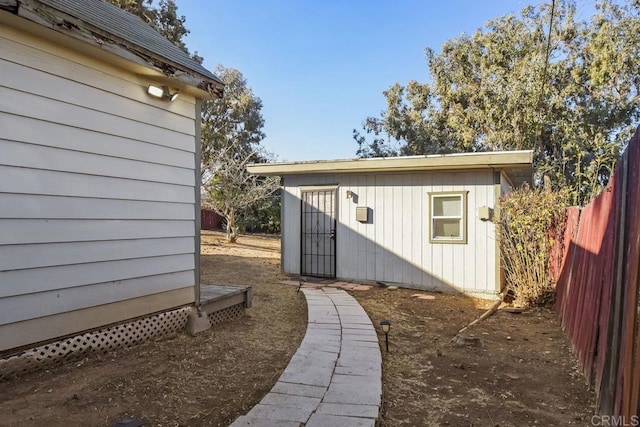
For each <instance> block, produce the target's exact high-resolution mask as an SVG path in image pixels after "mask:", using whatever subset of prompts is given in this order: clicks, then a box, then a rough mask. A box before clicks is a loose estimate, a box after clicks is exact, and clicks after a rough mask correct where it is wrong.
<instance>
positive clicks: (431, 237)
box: [429, 191, 469, 244]
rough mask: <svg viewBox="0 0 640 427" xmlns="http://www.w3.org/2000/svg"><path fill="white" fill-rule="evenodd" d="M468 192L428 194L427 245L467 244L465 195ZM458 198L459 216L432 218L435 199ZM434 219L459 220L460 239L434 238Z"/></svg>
mask: <svg viewBox="0 0 640 427" xmlns="http://www.w3.org/2000/svg"><path fill="white" fill-rule="evenodd" d="M468 193H469V192H468V191H442V192H430V193H429V243H441V244H442V243H446V244H449V243H454V244H466V243H467V217H468V213H467V194H468ZM451 196H459V197H460V200H461V202H462V203H461V205H462V206H461V210H462V211H461V215H455V216H452V215H446V216H438V217H435V218H434V217H433V211H434V208H433V203H434V199H435V198H437V197H451ZM434 219H459V220H460V227H461V230H460V237H455V238H448V237H434V235H433V233H434Z"/></svg>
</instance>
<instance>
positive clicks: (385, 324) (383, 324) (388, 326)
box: [380, 320, 391, 353]
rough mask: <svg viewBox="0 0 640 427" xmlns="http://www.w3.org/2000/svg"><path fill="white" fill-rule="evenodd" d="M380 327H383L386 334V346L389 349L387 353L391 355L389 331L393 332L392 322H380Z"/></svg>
mask: <svg viewBox="0 0 640 427" xmlns="http://www.w3.org/2000/svg"><path fill="white" fill-rule="evenodd" d="M380 326H381V327H382V332H384V344H385V347H386V348H387V353H389V331H390V330H391V321H390V320H383V321H382V322H380Z"/></svg>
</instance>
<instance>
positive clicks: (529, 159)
mask: <svg viewBox="0 0 640 427" xmlns="http://www.w3.org/2000/svg"><path fill="white" fill-rule="evenodd" d="M532 163H533V151H531V150H523V151H496V152H483V153H458V154H436V155H426V156H404V157H375V158H368V159H344V160H317V161H304V162H282V163H254V164H251V165H249V166H248V170H249V172H250V173H252V174H255V175H262V176H286V175H309V174H331V173H333V174H340V173H378V172H415V171H438V170H441V171H444V170H469V169H498V170H503V171H504V172H505V173H506V174H507V176H508V177H509V179H510V180H511V181H512V183H513V184H514V185H515V186H519V185H521V184H523V183H524V182H528V183H531V182H532V180H533V166H532Z"/></svg>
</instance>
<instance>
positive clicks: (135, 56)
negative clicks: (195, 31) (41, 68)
mask: <svg viewBox="0 0 640 427" xmlns="http://www.w3.org/2000/svg"><path fill="white" fill-rule="evenodd" d="M35 2H37V0H35ZM34 9H35V8H34V7H33V2H29V1H22V2H17V1H14V0H0V10H5V11H7V12H9V13H10V14H13V15H15V16H17V17H20V18H23V19H25V20H27V21H30V22H32V23H34V24H37V25H38V26H40V27H44V28H46V29H49V30H53V31H55V32H56V33H59V34H62V35H64V36H68V37H71V38H73V39H75V40H78V41H80V42H83V43H86V44H87V45H89V46H91V47H93V48H94V49H97V50H98V51H101V52H107V53H110V54H112V55H116V56H118V57H120V58H122V59H124V60H126V61H130V62H133V63H136V64H138V65H142V66H143V67H146V68H148V69H151V70H154V71H157V72H160V73H162V74H163V75H164V76H165V77H166V78H168V79H171V80H174V81H176V82H179V83H181V84H182V85H184V86H187V87H191V88H193V89H194V90H193V92H194V94H195V95H197V96H198V97H200V98H209V99H213V98H215V97H218V98H220V97H222V93H223V89H224V84H223V83H222V82H221V81H219V80H217V79H212V78H210V77H208V76H205V75H202V74H200V73H198V72H197V71H195V70H191V69H187V67H184V66H182V65H180V64H177V63H175V62H173V61H170V60H169V59H168V58H165V57H162V56H160V55H158V54H156V53H154V52H151V51H149V50H148V49H145V48H144V47H142V46H139V45H136V44H133V43H130V42H128V41H127V40H124V39H122V38H119V37H117V36H115V35H114V34H111V33H109V32H107V31H105V30H103V29H101V28H98V27H95V26H93V25H91V24H89V23H87V22H84V21H82V20H79V19H77V18H75V17H73V16H70V15H68V14H66V13H64V12H62V11H59V10H57V9H53V8H51V7H49V6H47V5H44V4H42V3H39V2H37V9H38V10H37V11H36V10H34ZM23 22H24V21H23ZM69 24H72V25H69ZM20 28H21V29H26V28H24V27H23V26H20ZM31 32H37V28H32V31H31Z"/></svg>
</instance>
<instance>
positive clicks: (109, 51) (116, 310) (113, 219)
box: [0, 0, 223, 354]
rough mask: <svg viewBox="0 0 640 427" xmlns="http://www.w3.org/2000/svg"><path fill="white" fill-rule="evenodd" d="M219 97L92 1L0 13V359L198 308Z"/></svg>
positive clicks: (177, 57) (34, 3)
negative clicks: (213, 117) (203, 192)
mask: <svg viewBox="0 0 640 427" xmlns="http://www.w3.org/2000/svg"><path fill="white" fill-rule="evenodd" d="M222 89H223V85H222V83H221V82H220V81H219V80H218V79H217V78H216V77H215V76H214V75H213V74H212V73H211V72H209V71H208V70H206V69H205V68H203V67H202V66H201V65H200V64H198V63H197V62H195V61H194V60H192V59H191V58H190V57H189V55H188V54H186V53H185V52H183V51H182V50H180V49H179V48H178V47H176V46H175V45H173V44H172V43H171V42H169V41H168V40H166V39H164V38H163V37H162V36H160V35H159V34H158V33H157V32H155V31H154V30H153V29H151V27H150V26H148V25H147V24H145V23H144V22H142V21H141V20H140V19H138V18H137V17H135V16H133V15H131V14H129V13H126V12H124V11H122V10H120V9H118V8H117V7H115V6H113V5H111V4H110V3H108V2H106V1H102V0H82V1H77V0H19V1H18V0H2V1H0V354H2V353H3V352H4V353H6V352H7V351H11V349H16V348H25V346H26V347H28V346H31V345H33V344H34V343H38V342H42V341H47V340H51V339H53V338H56V337H63V336H71V335H73V334H76V333H78V332H80V331H85V330H89V329H93V328H98V327H101V326H104V325H109V324H114V323H117V322H122V321H125V320H127V319H132V318H137V317H140V316H144V315H147V314H149V313H156V312H161V311H163V310H168V309H171V308H173V307H179V306H183V305H185V304H194V303H196V302H197V301H198V298H199V297H198V292H199V269H198V262H199V261H198V260H199V252H200V251H199V229H200V225H199V220H200V214H199V194H200V191H199V185H197V183H198V182H199V167H200V163H199V161H200V160H199V147H200V106H201V100H203V99H210V98H212V97H214V96H220V94H221V93H222Z"/></svg>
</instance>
